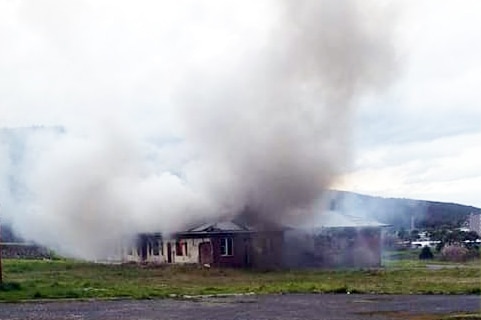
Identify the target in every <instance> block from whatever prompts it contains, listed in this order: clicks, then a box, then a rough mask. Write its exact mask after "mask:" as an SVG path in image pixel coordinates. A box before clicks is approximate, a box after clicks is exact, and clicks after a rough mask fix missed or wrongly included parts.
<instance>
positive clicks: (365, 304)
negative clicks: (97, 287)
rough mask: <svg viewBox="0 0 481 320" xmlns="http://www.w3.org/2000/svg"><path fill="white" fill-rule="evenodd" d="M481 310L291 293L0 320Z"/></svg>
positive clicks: (455, 303) (108, 305)
mask: <svg viewBox="0 0 481 320" xmlns="http://www.w3.org/2000/svg"><path fill="white" fill-rule="evenodd" d="M479 310H480V297H479V296H458V295H456V296H448V295H424V296H423V295H360V294H351V295H347V294H337V295H331V294H319V295H315V294H290V295H261V296H231V297H217V298H195V299H187V300H185V299H184V300H181V299H159V300H141V301H135V300H134V301H132V300H116V301H98V300H97V301H69V302H66V301H56V302H32V303H30V302H29V303H0V319H11V320H12V319H19V320H20V319H121V320H126V319H136V320H137V319H139V320H147V319H183V320H189V319H195V320H199V319H209V320H220V319H239V320H240V319H259V320H263V319H270V320H273V319H279V320H283V319H302V320H309V319H343V320H344V319H354V320H356V319H371V320H374V319H409V318H411V316H414V315H419V314H438V313H439V314H448V313H453V312H474V311H479Z"/></svg>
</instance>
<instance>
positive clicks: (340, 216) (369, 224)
mask: <svg viewBox="0 0 481 320" xmlns="http://www.w3.org/2000/svg"><path fill="white" fill-rule="evenodd" d="M387 226H389V225H388V224H384V223H381V222H378V221H375V220H372V219H368V218H366V217H361V216H359V215H355V214H353V213H346V212H341V211H335V210H330V211H326V212H322V213H321V214H318V215H316V216H315V217H314V218H313V219H312V220H310V221H308V223H305V224H302V225H299V226H295V227H296V228H301V229H319V228H380V227H387Z"/></svg>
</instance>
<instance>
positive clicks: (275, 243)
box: [124, 221, 283, 268]
mask: <svg viewBox="0 0 481 320" xmlns="http://www.w3.org/2000/svg"><path fill="white" fill-rule="evenodd" d="M282 247H283V232H282V231H281V230H271V231H266V230H263V231H259V230H256V229H254V228H252V227H247V226H245V225H242V224H240V223H237V222H234V221H219V222H214V223H206V224H202V225H199V226H197V227H195V228H191V229H189V230H186V231H181V232H178V233H176V234H175V235H172V236H171V237H166V238H163V237H162V235H161V234H159V233H155V234H141V235H139V236H138V239H137V243H136V245H135V246H133V247H132V248H129V250H127V251H126V255H125V256H124V260H125V261H134V262H139V263H168V264H200V265H209V266H214V267H232V268H250V267H254V268H266V267H269V268H273V267H280V266H281V261H282V259H281V258H282Z"/></svg>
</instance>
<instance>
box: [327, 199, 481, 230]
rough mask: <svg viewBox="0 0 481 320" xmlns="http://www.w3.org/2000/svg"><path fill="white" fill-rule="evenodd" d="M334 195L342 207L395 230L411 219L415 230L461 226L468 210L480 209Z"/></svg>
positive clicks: (480, 210) (440, 203) (407, 226)
mask: <svg viewBox="0 0 481 320" xmlns="http://www.w3.org/2000/svg"><path fill="white" fill-rule="evenodd" d="M333 198H334V199H336V202H337V203H338V205H339V206H340V209H341V210H346V211H350V212H353V213H355V214H359V215H364V216H366V217H369V218H371V219H375V220H377V221H379V222H383V223H387V224H390V225H392V226H393V227H394V228H396V229H400V228H406V229H409V228H410V226H411V219H414V227H415V228H417V229H424V228H439V227H442V226H446V227H450V228H455V227H461V226H462V225H463V223H464V222H465V221H466V218H467V216H468V215H469V214H470V213H471V212H473V213H480V212H481V209H480V208H476V207H472V206H465V205H461V204H456V203H446V202H435V201H425V200H412V199H399V198H381V197H373V196H367V195H361V194H357V193H353V192H346V191H333Z"/></svg>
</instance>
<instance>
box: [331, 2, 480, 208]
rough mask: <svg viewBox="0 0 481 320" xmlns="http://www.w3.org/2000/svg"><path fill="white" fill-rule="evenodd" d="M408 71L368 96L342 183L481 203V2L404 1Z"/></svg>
mask: <svg viewBox="0 0 481 320" xmlns="http://www.w3.org/2000/svg"><path fill="white" fill-rule="evenodd" d="M401 7H402V8H403V10H402V14H401V19H400V20H399V29H398V38H397V39H395V40H396V46H397V47H398V48H399V49H398V50H399V51H398V52H399V54H400V56H399V60H400V63H401V68H400V70H401V72H400V75H399V78H398V80H397V82H396V84H395V85H394V86H393V87H392V88H391V90H390V91H389V92H386V93H385V94H383V95H381V96H377V97H374V98H372V99H371V100H369V101H366V102H365V103H364V105H363V106H362V107H361V108H360V109H359V113H358V117H357V122H356V124H355V126H356V129H357V135H356V137H355V141H356V142H355V145H356V155H355V160H354V165H353V168H352V172H351V174H348V175H347V176H345V177H344V179H343V180H341V181H340V182H339V185H340V186H341V187H342V188H343V189H346V190H353V191H358V192H362V193H366V194H373V195H381V196H390V197H406V198H416V199H429V200H438V201H450V202H458V203H463V204H469V205H474V206H477V207H480V206H481V197H480V192H479V190H480V189H481V166H480V165H479V161H480V159H481V90H480V87H481V41H479V39H481V20H480V19H479V12H481V3H480V2H479V1H404V2H401Z"/></svg>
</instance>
